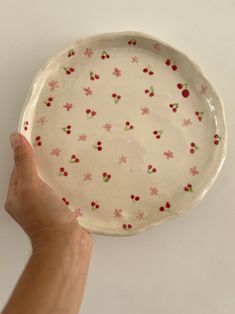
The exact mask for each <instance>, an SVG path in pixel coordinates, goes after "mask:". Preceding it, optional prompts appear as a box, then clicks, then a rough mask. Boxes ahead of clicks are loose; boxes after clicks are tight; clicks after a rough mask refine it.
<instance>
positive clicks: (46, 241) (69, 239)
mask: <svg viewBox="0 0 235 314" xmlns="http://www.w3.org/2000/svg"><path fill="white" fill-rule="evenodd" d="M82 232H85V231H83V230H82V228H81V227H80V226H79V224H67V225H58V226H55V227H48V228H44V229H43V230H41V231H40V232H35V233H34V235H33V236H32V237H31V243H32V251H33V254H38V253H40V252H51V251H55V250H64V248H67V249H70V250H74V249H75V250H78V247H79V244H80V242H81V234H82Z"/></svg>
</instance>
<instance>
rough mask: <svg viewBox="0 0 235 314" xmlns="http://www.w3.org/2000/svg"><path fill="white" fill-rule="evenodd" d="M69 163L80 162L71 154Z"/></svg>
mask: <svg viewBox="0 0 235 314" xmlns="http://www.w3.org/2000/svg"><path fill="white" fill-rule="evenodd" d="M69 162H70V163H72V164H74V163H78V162H80V160H79V158H78V157H77V156H76V155H75V154H73V155H72V156H71V157H70V160H69Z"/></svg>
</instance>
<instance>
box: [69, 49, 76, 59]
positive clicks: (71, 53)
mask: <svg viewBox="0 0 235 314" xmlns="http://www.w3.org/2000/svg"><path fill="white" fill-rule="evenodd" d="M74 55H75V51H74V49H69V52H68V57H69V58H70V57H72V56H74Z"/></svg>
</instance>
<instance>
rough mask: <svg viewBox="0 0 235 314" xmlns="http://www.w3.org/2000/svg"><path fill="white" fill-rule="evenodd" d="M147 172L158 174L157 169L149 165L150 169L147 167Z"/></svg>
mask: <svg viewBox="0 0 235 314" xmlns="http://www.w3.org/2000/svg"><path fill="white" fill-rule="evenodd" d="M147 172H148V173H149V174H152V173H156V172H157V169H156V168H154V167H153V166H152V165H148V167H147Z"/></svg>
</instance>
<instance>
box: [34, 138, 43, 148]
mask: <svg viewBox="0 0 235 314" xmlns="http://www.w3.org/2000/svg"><path fill="white" fill-rule="evenodd" d="M34 146H42V140H41V136H36V137H35V140H34Z"/></svg>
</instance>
